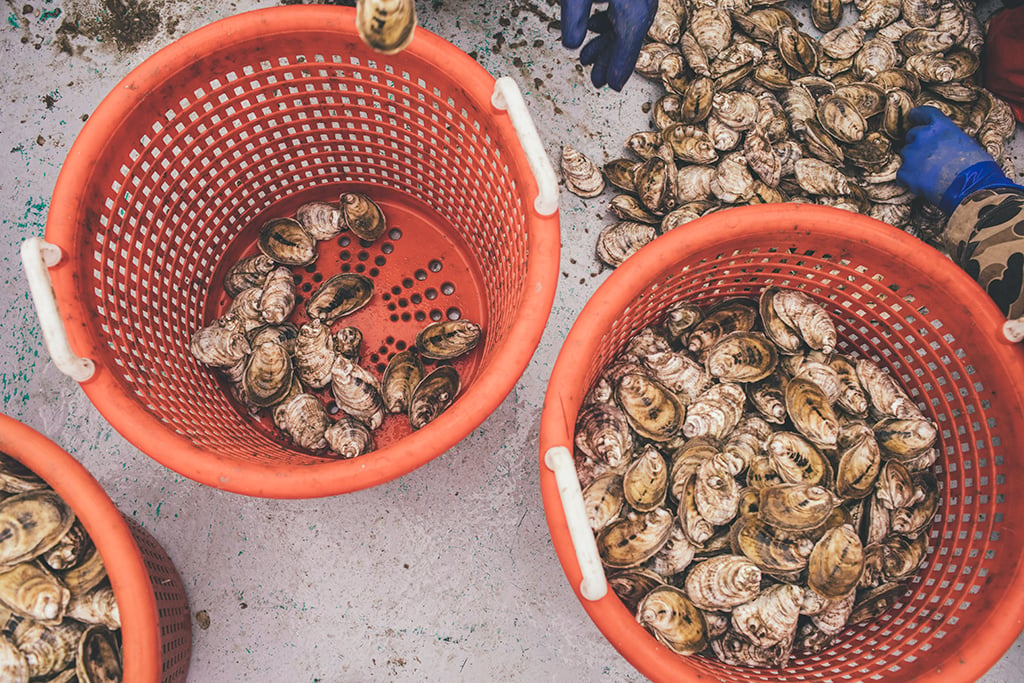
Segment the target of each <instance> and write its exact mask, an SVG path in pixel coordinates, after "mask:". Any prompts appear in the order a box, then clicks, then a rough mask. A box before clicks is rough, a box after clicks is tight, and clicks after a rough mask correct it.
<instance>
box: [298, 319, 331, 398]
mask: <svg viewBox="0 0 1024 683" xmlns="http://www.w3.org/2000/svg"><path fill="white" fill-rule="evenodd" d="M336 357H337V353H336V352H335V346H334V337H332V336H331V329H330V328H329V327H328V326H327V325H324V324H323V323H322V322H321V321H320V320H319V319H317V318H313V319H312V320H310V321H309V322H307V323H303V325H302V327H300V328H299V335H298V337H297V338H296V340H295V373H296V375H297V376H298V378H299V379H300V380H302V382H303V383H305V384H307V385H309V386H310V387H313V388H314V389H320V388H323V387H325V386H327V385H328V384H329V383H330V381H331V367H332V366H333V365H334V360H335V358H336Z"/></svg>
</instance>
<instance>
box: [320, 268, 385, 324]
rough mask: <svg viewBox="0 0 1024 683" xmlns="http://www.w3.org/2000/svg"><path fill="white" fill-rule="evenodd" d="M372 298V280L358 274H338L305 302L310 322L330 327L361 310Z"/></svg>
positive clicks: (326, 281) (324, 283) (325, 282)
mask: <svg viewBox="0 0 1024 683" xmlns="http://www.w3.org/2000/svg"><path fill="white" fill-rule="evenodd" d="M372 297H373V280H371V279H370V278H368V277H366V276H365V275H359V274H358V273H340V274H338V275H335V276H333V277H330V278H328V279H327V280H325V281H324V282H323V284H321V285H320V287H319V289H317V290H316V291H315V292H314V293H313V295H312V296H310V297H309V300H308V301H306V314H307V315H309V318H310V320H313V319H314V318H315V319H319V320H322V321H323V322H324V323H325V324H326V325H332V324H334V323H335V322H337V321H338V320H339V319H341V318H343V317H344V316H346V315H350V314H352V313H354V312H355V311H358V310H359V309H360V308H363V307H364V306H366V304H368V303H369V302H370V299H371V298H372Z"/></svg>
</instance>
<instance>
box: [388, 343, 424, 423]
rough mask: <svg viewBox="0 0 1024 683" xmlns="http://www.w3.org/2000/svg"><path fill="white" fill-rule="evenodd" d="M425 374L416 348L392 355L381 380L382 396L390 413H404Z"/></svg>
mask: <svg viewBox="0 0 1024 683" xmlns="http://www.w3.org/2000/svg"><path fill="white" fill-rule="evenodd" d="M425 374H426V370H425V369H424V367H423V362H422V361H421V360H420V358H419V354H418V353H417V352H416V350H415V349H406V350H404V351H399V352H398V353H396V354H395V355H394V356H392V357H391V360H389V361H388V364H387V367H386V368H385V369H384V375H383V377H381V381H380V393H381V398H383V399H384V407H385V408H387V411H388V412H389V413H404V412H406V411H407V410H408V409H409V403H410V402H411V400H412V394H413V392H414V391H415V390H416V387H417V385H419V383H420V380H421V379H423V376H424V375H425Z"/></svg>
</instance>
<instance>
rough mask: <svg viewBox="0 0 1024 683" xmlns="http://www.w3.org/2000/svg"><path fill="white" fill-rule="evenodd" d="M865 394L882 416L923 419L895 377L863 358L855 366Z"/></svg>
mask: <svg viewBox="0 0 1024 683" xmlns="http://www.w3.org/2000/svg"><path fill="white" fill-rule="evenodd" d="M854 367H855V368H856V370H857V378H858V379H859V380H860V384H861V387H862V388H863V389H864V393H866V394H867V396H868V399H869V401H870V402H871V405H872V407H873V408H874V410H875V411H877V412H878V413H879V414H880V415H883V416H888V417H898V418H914V417H922V416H923V415H922V413H921V411H920V409H918V407H917V405H916V404H915V403H914V402H913V401H912V400H911V399H910V397H909V396H907V394H906V392H905V391H904V390H903V388H902V387H900V386H899V385H898V384H897V383H896V380H895V379H893V377H892V376H891V375H890V374H889V373H887V372H885V371H884V370H882V368H880V367H879V366H878V365H876V364H875V363H874V362H872V361H870V360H868V359H866V358H862V359H860V360H858V361H857V363H856V364H855V366H854Z"/></svg>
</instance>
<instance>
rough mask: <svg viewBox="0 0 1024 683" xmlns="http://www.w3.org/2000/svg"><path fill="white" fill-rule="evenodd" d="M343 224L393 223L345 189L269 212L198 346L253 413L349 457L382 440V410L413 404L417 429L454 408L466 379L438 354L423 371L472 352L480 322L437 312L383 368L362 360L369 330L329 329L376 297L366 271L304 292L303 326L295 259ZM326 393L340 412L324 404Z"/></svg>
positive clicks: (360, 233)
mask: <svg viewBox="0 0 1024 683" xmlns="http://www.w3.org/2000/svg"><path fill="white" fill-rule="evenodd" d="M345 230H350V231H351V232H352V233H354V234H355V235H356V236H357V237H358V238H359V239H361V240H364V241H367V242H372V241H374V240H376V239H377V238H379V237H380V236H381V235H383V234H384V233H385V232H386V230H387V220H386V218H385V216H384V214H383V212H382V211H381V209H380V207H379V206H378V205H377V204H376V203H375V202H374V201H373V200H372V199H371V198H370V197H368V196H366V195H364V194H361V193H356V192H346V193H343V194H342V195H341V197H340V199H339V202H338V203H336V204H333V203H329V202H309V203H307V204H303V205H302V206H300V207H299V208H298V209H297V211H296V214H295V216H294V217H293V218H275V219H272V220H270V221H268V222H267V223H266V224H264V225H263V227H262V228H261V230H260V233H259V239H258V246H259V253H257V254H254V255H252V256H248V257H245V258H243V259H241V260H240V261H239V262H238V263H236V264H234V265H233V266H232V267H231V268H230V269H229V270H228V272H227V274H226V276H225V278H224V289H225V291H226V292H227V294H228V295H229V296H231V297H233V300H232V301H231V305H230V307H229V310H228V312H227V313H226V314H225V315H223V316H221V317H220V318H217V319H215V320H214V321H213V322H212V323H210V324H209V325H207V326H205V327H202V328H200V329H199V330H197V331H196V332H195V334H194V335H193V336H192V339H191V343H190V350H191V352H192V355H193V356H194V357H195V358H196V359H197V360H199V361H200V362H201V363H203V364H204V365H207V366H209V367H212V368H216V369H219V370H221V371H222V372H223V373H224V374H225V375H226V377H227V379H228V381H229V383H230V387H231V390H232V393H233V394H234V397H235V398H236V399H237V400H238V401H239V402H240V403H243V404H245V405H246V406H248V407H249V408H250V409H251V410H254V411H257V413H258V411H259V410H261V409H267V410H270V411H271V414H272V417H273V420H274V423H275V424H276V425H277V426H278V427H279V428H280V429H281V430H282V431H284V432H285V433H286V434H288V436H289V437H290V438H291V440H292V441H293V442H294V443H295V444H296V445H297V446H298V447H299V448H303V449H306V450H309V451H314V452H323V451H326V450H328V449H329V450H330V451H331V452H333V453H335V454H337V455H339V456H341V457H342V458H352V457H356V456H359V455H362V454H364V453H367V452H369V451H372V450H373V449H374V447H375V445H374V439H373V431H374V430H376V429H378V428H379V427H381V425H382V424H383V423H384V418H385V416H386V414H389V413H390V414H403V413H404V414H407V415H408V417H409V422H410V424H411V426H412V428H413V429H420V428H422V427H424V426H425V425H426V424H428V423H429V422H431V421H432V420H434V419H435V418H436V417H437V416H438V415H440V414H441V413H442V412H443V411H445V410H447V409H448V407H450V406H451V405H452V403H454V401H455V398H456V397H457V395H458V393H459V390H460V388H461V380H460V377H459V374H458V371H457V370H456V369H455V368H454V367H452V366H451V365H443V364H439V365H437V367H435V368H434V369H433V370H432V371H430V372H427V370H426V368H425V367H424V362H423V359H430V360H433V361H441V362H445V361H451V360H453V359H456V358H459V357H461V356H463V355H465V354H466V353H469V351H471V350H472V349H473V348H475V347H476V345H477V343H478V342H479V340H480V337H481V329H480V326H479V325H477V324H476V323H474V322H471V321H469V320H443V321H438V322H434V323H431V324H429V325H427V326H426V327H424V328H423V329H422V330H420V332H419V334H418V335H417V336H416V340H415V343H414V344H413V345H411V346H410V347H409V348H406V349H405V350H403V351H400V352H398V353H395V354H394V355H393V356H392V357H391V359H390V360H389V361H388V364H387V367H386V368H385V370H384V373H383V375H382V377H380V378H378V377H376V376H375V375H374V374H373V373H372V372H371V371H370V370H368V369H367V368H365V367H363V366H362V365H360V362H359V359H360V354H361V349H362V344H363V333H362V331H361V330H359V329H358V328H356V327H353V326H343V327H340V328H339V329H337V330H333V331H332V326H334V325H335V324H336V323H338V322H339V321H340V320H341V319H342V318H344V317H345V316H347V315H350V314H352V313H354V312H355V311H358V310H360V309H361V308H363V307H364V306H366V305H367V304H368V303H369V302H370V300H371V298H372V297H373V280H371V279H370V278H368V277H366V276H364V275H361V274H358V273H339V274H336V275H333V276H331V277H329V278H327V279H326V280H324V281H323V283H322V284H321V285H320V287H319V288H318V289H317V291H315V292H313V294H312V295H311V296H310V297H309V299H308V300H307V301H306V304H305V313H306V319H305V320H304V321H302V322H301V324H299V325H298V326H296V325H295V324H293V323H291V322H288V319H289V318H290V317H292V316H293V312H294V309H295V304H296V289H295V279H294V278H295V276H294V275H293V273H292V271H291V267H297V266H306V265H308V264H310V263H312V262H313V261H315V260H316V258H317V242H318V241H321V240H329V239H333V238H335V237H337V236H338V235H339V234H341V233H342V232H343V231H345ZM330 401H333V403H334V406H336V407H337V409H338V414H337V417H336V418H335V417H332V416H331V415H330V414H329V412H328V410H327V408H326V407H325V404H326V403H328V402H330Z"/></svg>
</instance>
